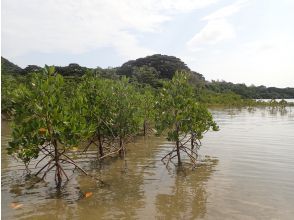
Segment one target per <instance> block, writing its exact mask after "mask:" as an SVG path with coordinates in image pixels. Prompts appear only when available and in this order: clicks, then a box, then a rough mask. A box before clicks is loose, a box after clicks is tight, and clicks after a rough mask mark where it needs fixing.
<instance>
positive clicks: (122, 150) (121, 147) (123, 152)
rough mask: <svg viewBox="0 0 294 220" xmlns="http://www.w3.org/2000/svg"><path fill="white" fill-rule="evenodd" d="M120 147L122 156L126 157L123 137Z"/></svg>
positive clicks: (120, 139)
mask: <svg viewBox="0 0 294 220" xmlns="http://www.w3.org/2000/svg"><path fill="white" fill-rule="evenodd" d="M119 148H120V150H119V155H120V157H124V156H125V147H124V144H123V140H122V138H121V137H120V138H119Z"/></svg>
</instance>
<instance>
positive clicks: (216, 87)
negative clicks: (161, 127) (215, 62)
mask: <svg viewBox="0 0 294 220" xmlns="http://www.w3.org/2000/svg"><path fill="white" fill-rule="evenodd" d="M1 67H2V76H5V77H4V78H6V77H7V75H12V76H15V77H20V76H27V75H29V74H30V73H33V72H39V71H41V70H42V68H41V67H39V66H37V65H29V66H27V67H26V68H24V69H22V68H20V67H18V66H17V65H15V64H13V63H11V62H10V61H8V60H7V59H5V58H3V57H1ZM55 69H56V71H57V72H58V73H59V74H61V75H62V76H64V77H65V78H67V79H70V80H71V81H79V80H78V78H80V77H82V76H83V75H85V74H86V73H87V72H93V73H95V74H96V75H99V76H101V77H103V78H108V79H119V78H121V77H122V76H126V77H128V78H129V81H130V82H131V83H134V84H139V85H142V86H145V85H150V86H151V87H153V88H160V87H162V86H163V81H166V80H171V79H172V77H173V76H174V74H175V72H176V71H185V72H188V73H189V74H190V79H189V82H190V83H191V84H192V85H193V86H194V87H195V89H196V92H197V95H198V97H199V100H200V101H203V102H208V103H210V102H214V101H213V100H215V99H216V98H217V99H218V100H217V104H227V102H228V100H235V101H236V100H240V99H286V98H294V88H275V87H268V88H267V87H265V86H262V85H261V86H253V85H252V86H246V85H245V84H234V83H231V82H225V81H214V80H213V81H207V80H205V78H204V76H203V75H202V74H200V73H197V72H195V71H192V70H191V69H190V68H189V67H188V66H187V65H186V64H185V63H184V62H183V61H181V60H180V59H179V58H177V57H174V56H167V55H161V54H155V55H152V56H147V57H144V58H138V59H136V60H130V61H128V62H126V63H124V64H122V65H121V66H120V67H114V68H106V69H103V68H100V67H97V68H87V67H83V66H80V65H79V64H76V63H71V64H69V65H68V66H63V67H62V66H56V67H55ZM19 80H21V79H20V78H19ZM2 81H3V77H2ZM2 83H3V82H2ZM213 96H214V98H213ZM205 97H206V98H208V99H207V100H205Z"/></svg>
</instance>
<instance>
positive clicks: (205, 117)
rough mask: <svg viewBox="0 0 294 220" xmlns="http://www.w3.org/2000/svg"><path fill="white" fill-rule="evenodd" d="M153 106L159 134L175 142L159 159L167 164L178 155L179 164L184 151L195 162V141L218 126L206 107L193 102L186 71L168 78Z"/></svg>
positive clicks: (191, 89) (196, 142)
mask: <svg viewBox="0 0 294 220" xmlns="http://www.w3.org/2000/svg"><path fill="white" fill-rule="evenodd" d="M156 107H157V114H156V128H157V131H158V133H159V134H161V133H163V132H166V133H167V139H168V140H169V141H173V142H174V143H175V146H174V147H173V149H172V150H171V151H170V152H169V153H168V154H167V155H165V156H164V157H163V158H162V161H164V160H165V159H167V163H166V165H168V163H169V162H170V161H171V160H172V159H173V158H175V157H177V160H178V165H179V166H180V165H181V164H182V160H181V152H183V153H185V154H186V155H187V156H188V157H189V158H190V159H191V162H192V164H193V165H195V164H196V159H197V156H195V155H193V153H191V152H195V149H197V148H194V147H195V144H196V146H197V144H198V143H199V141H197V140H200V139H201V138H202V137H203V133H204V132H206V131H208V130H209V129H210V128H211V129H212V130H217V129H218V127H217V125H216V123H215V122H214V121H213V118H212V116H211V114H210V113H209V111H208V110H207V108H205V107H204V106H202V105H200V104H199V103H197V102H196V100H195V98H194V97H193V88H192V87H191V86H190V85H189V83H188V79H187V75H186V73H185V72H176V73H175V76H174V77H173V79H172V80H171V81H168V82H164V84H163V88H162V90H161V91H160V94H159V96H158V101H157V103H156ZM190 134H192V135H190ZM187 137H188V140H187V139H186V138H187ZM189 142H190V143H191V144H190V146H189V145H188V143H189ZM192 148H193V149H192Z"/></svg>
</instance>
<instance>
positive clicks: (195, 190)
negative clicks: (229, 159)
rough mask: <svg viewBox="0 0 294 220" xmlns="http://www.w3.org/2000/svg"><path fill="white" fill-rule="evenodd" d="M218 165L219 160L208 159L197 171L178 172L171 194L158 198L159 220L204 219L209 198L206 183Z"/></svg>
mask: <svg viewBox="0 0 294 220" xmlns="http://www.w3.org/2000/svg"><path fill="white" fill-rule="evenodd" d="M217 164H218V160H217V159H206V160H205V161H203V163H202V164H201V165H199V166H198V167H197V168H196V170H195V171H191V169H190V168H184V169H180V170H178V172H177V173H176V175H175V178H174V184H173V186H172V187H171V192H169V193H168V194H166V193H164V194H158V195H157V196H156V211H157V214H156V216H157V218H159V219H196V218H203V217H204V216H205V213H206V204H207V197H208V195H207V192H206V183H207V181H208V180H209V178H210V176H211V174H212V173H213V171H214V167H215V166H216V165H217Z"/></svg>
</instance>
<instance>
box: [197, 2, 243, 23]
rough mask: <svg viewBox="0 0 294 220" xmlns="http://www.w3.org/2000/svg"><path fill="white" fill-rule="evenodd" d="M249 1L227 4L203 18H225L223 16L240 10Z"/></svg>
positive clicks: (208, 19) (207, 19)
mask: <svg viewBox="0 0 294 220" xmlns="http://www.w3.org/2000/svg"><path fill="white" fill-rule="evenodd" d="M247 3H248V0H240V1H237V2H235V3H233V4H231V5H228V6H225V7H223V8H221V9H219V10H217V11H215V12H213V13H212V14H209V15H207V16H205V17H204V18H202V20H204V21H205V20H206V21H210V20H216V19H223V18H226V17H229V16H231V15H233V14H235V13H237V12H239V11H240V9H241V8H242V7H244V6H246V4H247Z"/></svg>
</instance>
